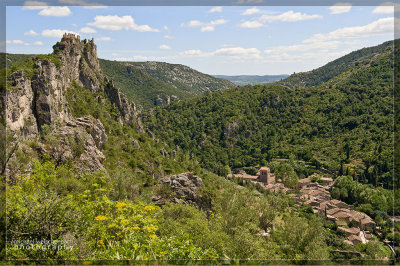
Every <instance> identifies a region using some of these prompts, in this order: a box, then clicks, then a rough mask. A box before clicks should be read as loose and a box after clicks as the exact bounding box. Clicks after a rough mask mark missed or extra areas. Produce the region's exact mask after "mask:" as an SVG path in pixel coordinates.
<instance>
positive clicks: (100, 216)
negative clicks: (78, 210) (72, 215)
mask: <svg viewBox="0 0 400 266" xmlns="http://www.w3.org/2000/svg"><path fill="white" fill-rule="evenodd" d="M94 219H95V220H96V221H104V220H107V217H105V216H104V215H99V216H96V218H94Z"/></svg>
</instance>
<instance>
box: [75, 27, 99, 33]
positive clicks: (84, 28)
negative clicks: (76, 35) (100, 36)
mask: <svg viewBox="0 0 400 266" xmlns="http://www.w3.org/2000/svg"><path fill="white" fill-rule="evenodd" d="M79 31H80V32H82V33H87V34H90V33H96V32H97V31H96V30H95V29H93V28H90V27H83V28H81V29H80V30H79Z"/></svg>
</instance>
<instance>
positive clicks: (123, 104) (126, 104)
mask: <svg viewBox="0 0 400 266" xmlns="http://www.w3.org/2000/svg"><path fill="white" fill-rule="evenodd" d="M104 81H105V82H106V84H107V85H106V86H105V88H104V92H105V93H106V94H107V96H108V98H109V99H110V101H111V102H112V103H114V104H115V106H116V107H117V108H118V110H119V112H120V114H121V117H123V119H124V121H125V122H126V123H135V124H136V125H137V126H138V127H139V128H142V124H141V122H140V120H139V119H138V112H137V110H136V106H135V104H134V103H132V102H130V101H129V100H128V98H127V97H126V96H125V95H124V94H122V93H121V92H120V90H119V89H118V88H116V87H115V86H114V83H113V82H112V81H110V80H108V79H107V78H105V79H104Z"/></svg>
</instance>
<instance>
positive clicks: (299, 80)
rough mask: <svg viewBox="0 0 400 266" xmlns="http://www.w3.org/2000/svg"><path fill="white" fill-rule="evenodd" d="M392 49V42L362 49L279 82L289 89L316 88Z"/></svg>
mask: <svg viewBox="0 0 400 266" xmlns="http://www.w3.org/2000/svg"><path fill="white" fill-rule="evenodd" d="M392 49H393V41H388V42H385V43H382V44H380V45H378V46H372V47H367V48H363V49H360V50H357V51H354V52H351V53H349V54H347V55H345V56H343V57H340V58H338V59H336V60H334V61H332V62H330V63H328V64H326V65H324V66H322V67H319V68H317V69H314V70H311V71H308V72H301V73H295V74H293V75H291V76H290V77H288V78H286V79H284V80H283V81H281V82H279V83H280V84H283V85H285V86H288V87H290V88H298V87H303V88H304V87H310V86H318V85H319V84H321V83H323V82H327V81H328V80H330V79H332V78H334V77H336V76H338V75H339V74H341V73H343V72H345V71H347V70H349V69H350V68H352V67H354V66H355V67H357V66H359V65H364V64H368V62H370V61H371V59H372V58H373V57H374V56H375V55H378V54H382V53H384V52H385V51H390V50H392Z"/></svg>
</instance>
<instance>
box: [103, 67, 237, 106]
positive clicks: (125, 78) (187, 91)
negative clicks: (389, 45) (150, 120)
mask: <svg viewBox="0 0 400 266" xmlns="http://www.w3.org/2000/svg"><path fill="white" fill-rule="evenodd" d="M99 61H100V66H101V69H102V70H103V72H104V73H105V75H107V76H108V77H110V78H111V79H113V80H114V82H115V85H116V86H117V87H119V88H120V89H121V91H122V92H123V93H125V94H126V95H127V96H128V97H129V98H130V99H131V100H132V101H134V102H135V103H136V104H137V105H138V106H140V107H143V108H150V107H154V106H155V105H156V103H155V101H156V99H157V98H160V99H162V100H164V101H166V98H167V97H168V96H172V95H174V96H176V97H178V99H186V98H190V97H194V96H196V95H200V94H202V93H203V92H205V91H209V90H211V91H214V90H218V89H222V88H228V87H232V86H234V84H232V83H231V82H229V81H226V80H222V79H217V78H214V77H212V76H209V75H206V74H203V73H200V72H197V71H195V70H193V69H190V68H188V67H185V66H182V65H173V64H167V63H162V62H116V61H108V60H104V59H100V60H99ZM171 100H172V101H173V100H174V99H171Z"/></svg>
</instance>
